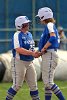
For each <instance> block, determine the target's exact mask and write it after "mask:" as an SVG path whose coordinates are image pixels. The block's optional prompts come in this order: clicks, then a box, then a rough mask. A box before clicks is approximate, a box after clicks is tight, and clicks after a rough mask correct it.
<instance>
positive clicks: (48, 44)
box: [44, 41, 51, 49]
mask: <svg viewBox="0 0 67 100" xmlns="http://www.w3.org/2000/svg"><path fill="white" fill-rule="evenodd" d="M50 46H51V43H50V42H49V41H48V42H47V43H46V44H45V45H44V49H47V48H48V47H50Z"/></svg>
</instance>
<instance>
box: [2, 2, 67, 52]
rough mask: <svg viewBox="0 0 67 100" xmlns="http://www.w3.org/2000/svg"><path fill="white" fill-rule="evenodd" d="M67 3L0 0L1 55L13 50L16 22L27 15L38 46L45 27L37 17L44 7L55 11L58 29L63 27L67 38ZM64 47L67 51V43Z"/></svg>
mask: <svg viewBox="0 0 67 100" xmlns="http://www.w3.org/2000/svg"><path fill="white" fill-rule="evenodd" d="M66 2H67V0H0V53H4V52H6V51H8V50H11V38H12V35H13V34H14V32H15V25H14V20H15V18H16V17H17V16H20V15H26V16H28V17H29V19H31V21H32V28H31V29H30V31H31V32H32V34H33V38H34V40H35V43H36V46H37V44H38V41H39V39H40V35H41V34H42V30H43V26H42V25H40V24H38V22H37V20H36V18H35V15H36V14H37V11H38V9H39V8H41V7H44V6H45V7H50V8H51V9H52V10H53V12H54V18H55V19H56V27H58V26H62V27H63V28H64V32H65V35H66V37H67V20H66V18H67V12H66V9H67V3H66ZM64 45H65V48H64V50H67V42H65V43H64ZM62 49H63V48H62Z"/></svg>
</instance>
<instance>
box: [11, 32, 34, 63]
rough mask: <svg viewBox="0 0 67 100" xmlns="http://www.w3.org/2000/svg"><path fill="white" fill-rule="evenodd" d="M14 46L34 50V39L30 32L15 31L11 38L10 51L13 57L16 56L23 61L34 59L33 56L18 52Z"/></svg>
mask: <svg viewBox="0 0 67 100" xmlns="http://www.w3.org/2000/svg"><path fill="white" fill-rule="evenodd" d="M16 48H25V49H27V50H32V51H33V50H34V41H33V38H32V34H31V33H30V32H27V33H26V34H24V33H23V32H20V31H17V32H16V33H15V34H14V36H13V39H12V53H13V57H15V58H18V59H20V60H23V61H32V60H33V59H34V57H33V56H30V55H23V54H18V53H17V52H16Z"/></svg>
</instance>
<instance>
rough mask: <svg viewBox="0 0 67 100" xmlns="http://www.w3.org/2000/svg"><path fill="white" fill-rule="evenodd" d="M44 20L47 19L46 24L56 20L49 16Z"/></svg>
mask: <svg viewBox="0 0 67 100" xmlns="http://www.w3.org/2000/svg"><path fill="white" fill-rule="evenodd" d="M44 21H45V23H46V24H47V23H49V22H52V23H55V22H56V21H55V19H54V18H48V19H45V20H44Z"/></svg>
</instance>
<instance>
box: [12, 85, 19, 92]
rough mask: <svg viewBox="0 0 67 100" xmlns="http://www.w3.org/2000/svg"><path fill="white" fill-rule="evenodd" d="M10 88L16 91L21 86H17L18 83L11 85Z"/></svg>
mask: <svg viewBox="0 0 67 100" xmlns="http://www.w3.org/2000/svg"><path fill="white" fill-rule="evenodd" d="M12 88H13V89H14V90H15V91H18V90H19V89H20V88H21V86H19V85H13V86H12Z"/></svg>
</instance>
